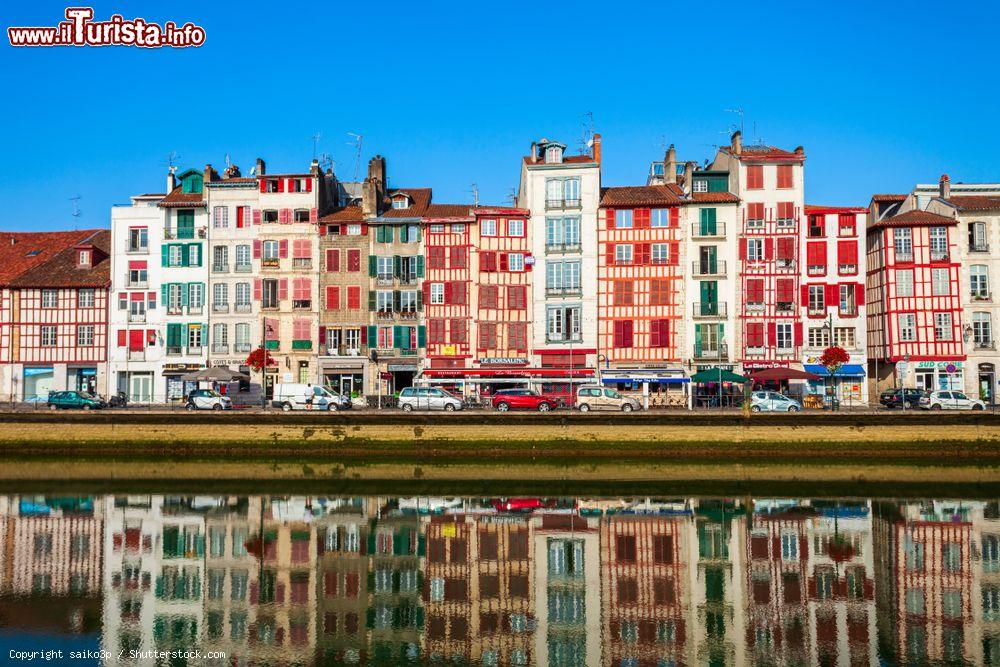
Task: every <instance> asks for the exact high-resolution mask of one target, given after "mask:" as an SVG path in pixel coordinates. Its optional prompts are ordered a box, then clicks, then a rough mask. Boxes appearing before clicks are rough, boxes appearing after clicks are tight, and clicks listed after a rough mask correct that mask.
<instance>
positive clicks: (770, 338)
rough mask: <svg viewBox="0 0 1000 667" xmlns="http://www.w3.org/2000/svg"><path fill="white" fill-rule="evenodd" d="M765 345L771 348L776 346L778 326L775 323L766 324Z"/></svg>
mask: <svg viewBox="0 0 1000 667" xmlns="http://www.w3.org/2000/svg"><path fill="white" fill-rule="evenodd" d="M767 344H768V345H771V346H774V345H777V344H778V325H777V323H776V322H768V323H767Z"/></svg>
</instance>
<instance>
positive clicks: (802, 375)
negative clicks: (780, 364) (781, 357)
mask: <svg viewBox="0 0 1000 667" xmlns="http://www.w3.org/2000/svg"><path fill="white" fill-rule="evenodd" d="M750 379H751V380H754V381H755V382H757V381H760V382H763V381H766V380H777V381H781V380H818V379H819V376H818V375H816V374H815V373H807V372H806V371H799V370H795V369H794V368H765V369H764V370H762V371H757V372H756V373H753V374H752V375H751V376H750Z"/></svg>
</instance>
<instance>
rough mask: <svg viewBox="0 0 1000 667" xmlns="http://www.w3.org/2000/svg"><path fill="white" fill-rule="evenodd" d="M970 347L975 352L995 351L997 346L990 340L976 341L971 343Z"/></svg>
mask: <svg viewBox="0 0 1000 667" xmlns="http://www.w3.org/2000/svg"><path fill="white" fill-rule="evenodd" d="M972 346H973V347H974V348H975V349H977V350H995V349H997V344H996V342H995V341H992V340H977V341H975V342H973V344H972Z"/></svg>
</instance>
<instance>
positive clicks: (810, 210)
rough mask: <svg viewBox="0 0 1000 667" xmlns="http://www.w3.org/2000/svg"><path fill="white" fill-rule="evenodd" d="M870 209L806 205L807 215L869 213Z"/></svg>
mask: <svg viewBox="0 0 1000 667" xmlns="http://www.w3.org/2000/svg"><path fill="white" fill-rule="evenodd" d="M867 212H868V209H867V208H864V207H863V206H814V205H813V204H806V215H809V214H813V215H820V214H823V213H867Z"/></svg>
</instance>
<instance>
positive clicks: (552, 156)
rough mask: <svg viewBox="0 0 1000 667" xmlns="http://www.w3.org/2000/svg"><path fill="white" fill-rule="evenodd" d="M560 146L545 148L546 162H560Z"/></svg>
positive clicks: (561, 153)
mask: <svg viewBox="0 0 1000 667" xmlns="http://www.w3.org/2000/svg"><path fill="white" fill-rule="evenodd" d="M562 155H563V152H562V148H560V147H559V146H549V147H548V148H546V149H545V163H546V164H560V163H561V162H562Z"/></svg>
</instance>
